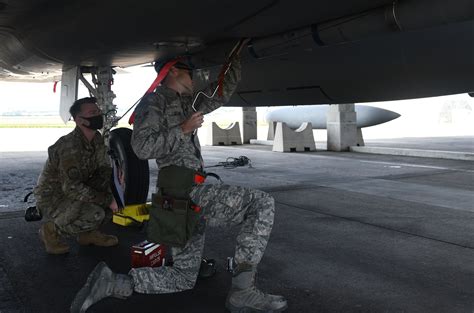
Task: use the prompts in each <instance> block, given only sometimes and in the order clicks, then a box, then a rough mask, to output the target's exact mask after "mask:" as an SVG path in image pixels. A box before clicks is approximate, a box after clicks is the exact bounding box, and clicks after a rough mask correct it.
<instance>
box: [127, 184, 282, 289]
mask: <svg viewBox="0 0 474 313" xmlns="http://www.w3.org/2000/svg"><path fill="white" fill-rule="evenodd" d="M190 196H191V199H192V201H193V202H194V203H195V204H197V205H199V206H200V207H201V208H202V212H203V215H202V216H201V219H200V221H199V223H198V225H197V226H196V230H195V233H194V235H193V236H192V237H191V239H190V240H189V241H188V243H187V244H186V246H185V247H184V248H175V247H173V248H172V251H171V253H172V256H173V262H174V263H173V266H163V267H155V268H151V267H144V268H135V269H132V270H131V271H130V273H129V274H130V275H131V276H132V277H133V280H134V289H135V291H136V292H139V293H172V292H178V291H183V290H188V289H192V288H193V287H194V285H195V283H196V279H197V275H198V273H199V268H200V265H201V257H202V253H203V249H204V239H205V229H206V226H211V227H213V226H214V227H215V226H234V225H241V228H240V232H239V234H238V236H237V246H236V249H235V255H234V260H235V261H236V263H237V264H238V263H243V262H246V263H250V264H252V265H255V266H256V265H257V264H258V263H259V262H260V260H261V258H262V256H263V253H264V251H265V248H266V246H267V242H268V239H269V237H270V233H271V230H272V227H273V217H274V214H275V203H274V200H273V198H272V197H271V196H270V195H269V194H267V193H265V192H263V191H260V190H254V189H249V188H243V187H239V186H229V185H199V186H196V187H194V188H193V190H192V191H191V194H190Z"/></svg>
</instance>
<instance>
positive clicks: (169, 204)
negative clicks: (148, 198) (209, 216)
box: [147, 194, 200, 248]
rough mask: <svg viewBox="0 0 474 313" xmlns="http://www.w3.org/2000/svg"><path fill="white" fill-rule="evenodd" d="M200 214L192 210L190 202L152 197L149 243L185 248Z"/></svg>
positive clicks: (148, 229)
mask: <svg viewBox="0 0 474 313" xmlns="http://www.w3.org/2000/svg"><path fill="white" fill-rule="evenodd" d="M199 217H200V213H198V212H195V211H194V210H193V209H192V208H191V201H190V200H179V199H174V198H171V197H168V196H162V195H159V194H153V195H152V205H151V208H150V220H149V221H148V226H147V237H148V240H149V241H152V242H156V243H160V244H164V245H168V246H172V247H181V248H183V247H184V246H185V245H186V243H187V242H188V240H189V239H190V238H191V236H192V235H193V232H194V229H195V227H196V225H197V223H198V221H199Z"/></svg>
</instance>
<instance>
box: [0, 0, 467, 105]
mask: <svg viewBox="0 0 474 313" xmlns="http://www.w3.org/2000/svg"><path fill="white" fill-rule="evenodd" d="M473 35H474V3H473V2H472V0H452V1H444V0H400V1H393V0H339V1H327V0H326V1H321V0H319V1H304V0H291V1H290V0H280V1H278V0H266V1H258V2H255V1H248V0H242V1H230V0H223V1H219V2H215V1H172V2H170V1H152V0H134V1H130V0H126V1H120V2H117V1H112V0H104V1H87V2H84V1H80V0H73V1H66V2H65V1H62V0H14V1H13V0H0V80H7V81H45V80H50V81H54V80H56V81H57V80H60V79H61V76H63V77H62V79H63V81H67V88H68V89H69V90H68V91H69V93H70V94H72V95H73V96H74V94H75V90H74V86H73V82H74V78H80V75H81V74H83V73H90V72H92V73H93V74H95V75H97V78H96V81H97V83H96V84H92V85H94V86H88V88H89V89H90V88H91V87H93V89H99V88H98V86H99V85H102V84H104V83H105V84H106V83H110V81H108V80H110V79H111V77H112V73H110V72H109V71H107V68H110V67H127V66H132V65H137V64H144V63H150V62H153V61H154V60H155V59H157V58H159V57H161V56H164V55H170V54H173V55H183V54H189V55H191V56H192V59H193V62H194V64H195V65H196V68H197V72H198V73H197V74H198V75H197V76H198V77H201V78H204V79H205V78H209V77H211V78H212V77H213V76H212V75H213V74H214V75H215V73H216V72H217V71H218V69H219V66H220V64H222V63H223V62H224V60H225V57H226V55H227V53H228V52H229V50H230V49H231V47H232V46H233V45H234V43H235V42H236V41H237V39H238V38H251V39H252V40H251V41H250V42H249V44H248V46H247V49H246V50H247V52H246V53H244V55H243V75H244V76H243V81H242V83H241V84H240V86H239V89H238V91H237V93H236V94H235V96H234V97H233V99H232V101H231V103H229V106H277V105H292V104H295V103H298V104H322V103H325V104H327V103H329V104H331V103H354V102H358V103H361V102H372V101H386V100H398V99H410V98H419V97H432V96H440V95H447V94H457V93H466V92H472V91H474V86H473V85H474V81H473V79H472V73H473V72H474V58H473V57H472V56H473V55H474V43H473V41H472V38H473V37H474V36H473ZM75 69H76V70H75ZM68 71H69V72H68ZM70 71H72V73H74V75H72V77H70V76H71V73H70ZM77 71H79V72H77ZM104 71H105V74H104ZM67 73H69V74H68V75H66V74H67ZM101 73H102V74H101ZM68 78H69V81H68ZM145 88H146V87H145ZM99 93H100V92H99ZM72 98H73V97H72ZM100 98H107V96H104V97H100ZM68 100H69V101H71V97H69V98H68Z"/></svg>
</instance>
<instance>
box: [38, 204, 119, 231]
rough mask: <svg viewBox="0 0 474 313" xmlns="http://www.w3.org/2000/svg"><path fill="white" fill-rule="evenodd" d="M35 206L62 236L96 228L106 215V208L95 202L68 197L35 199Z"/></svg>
mask: <svg viewBox="0 0 474 313" xmlns="http://www.w3.org/2000/svg"><path fill="white" fill-rule="evenodd" d="M36 206H37V207H38V209H39V210H40V211H41V213H42V214H43V216H45V217H46V219H49V220H52V221H53V222H54V224H55V225H56V229H57V230H58V231H59V232H60V233H61V235H64V236H75V235H77V234H79V233H82V232H86V231H91V230H95V229H98V228H99V225H100V224H101V223H102V222H103V220H104V218H105V216H106V210H105V209H104V208H102V207H100V206H98V205H96V204H93V203H87V202H82V201H73V200H71V199H68V198H59V199H55V200H54V201H45V200H39V199H37V202H36ZM108 211H110V210H108Z"/></svg>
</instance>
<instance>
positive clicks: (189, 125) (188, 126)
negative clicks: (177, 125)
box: [181, 112, 204, 135]
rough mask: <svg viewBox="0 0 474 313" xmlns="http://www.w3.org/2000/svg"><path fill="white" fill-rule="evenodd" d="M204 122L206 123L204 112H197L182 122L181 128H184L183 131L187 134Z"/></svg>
mask: <svg viewBox="0 0 474 313" xmlns="http://www.w3.org/2000/svg"><path fill="white" fill-rule="evenodd" d="M202 123H204V116H203V115H202V112H196V113H193V115H191V117H190V118H188V119H187V120H185V121H184V122H183V123H182V124H181V129H182V130H183V133H184V134H186V135H187V134H190V133H192V132H193V131H195V130H196V129H198V128H200V127H201V126H202Z"/></svg>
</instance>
